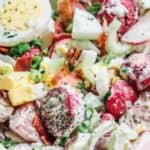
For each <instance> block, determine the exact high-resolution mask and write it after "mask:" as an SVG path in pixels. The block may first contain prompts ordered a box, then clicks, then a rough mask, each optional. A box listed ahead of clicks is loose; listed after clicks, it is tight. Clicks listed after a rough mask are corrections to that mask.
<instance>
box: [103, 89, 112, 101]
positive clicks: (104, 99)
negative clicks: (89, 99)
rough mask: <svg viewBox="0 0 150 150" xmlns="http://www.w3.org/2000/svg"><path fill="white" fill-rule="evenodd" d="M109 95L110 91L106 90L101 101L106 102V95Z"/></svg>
mask: <svg viewBox="0 0 150 150" xmlns="http://www.w3.org/2000/svg"><path fill="white" fill-rule="evenodd" d="M110 95H111V91H108V92H106V94H105V95H104V97H103V98H102V99H101V101H102V102H103V103H105V102H106V100H107V99H108V97H109V96H110Z"/></svg>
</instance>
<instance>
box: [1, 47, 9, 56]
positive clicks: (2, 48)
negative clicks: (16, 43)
mask: <svg viewBox="0 0 150 150" xmlns="http://www.w3.org/2000/svg"><path fill="white" fill-rule="evenodd" d="M9 50H10V48H8V47H2V46H0V53H5V54H7V53H8V52H9Z"/></svg>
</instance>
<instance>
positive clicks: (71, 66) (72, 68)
mask: <svg viewBox="0 0 150 150" xmlns="http://www.w3.org/2000/svg"><path fill="white" fill-rule="evenodd" d="M68 69H69V71H70V72H72V71H73V70H74V66H73V65H71V64H68Z"/></svg>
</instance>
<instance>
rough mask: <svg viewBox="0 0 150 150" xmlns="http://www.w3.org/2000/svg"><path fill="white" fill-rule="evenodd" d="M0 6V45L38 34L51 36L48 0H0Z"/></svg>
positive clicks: (23, 39) (10, 43)
mask: <svg viewBox="0 0 150 150" xmlns="http://www.w3.org/2000/svg"><path fill="white" fill-rule="evenodd" d="M0 8H1V9H0V45H2V46H13V45H16V44H18V43H20V42H29V41H31V40H33V39H34V38H35V37H38V36H39V37H41V38H42V39H44V38H49V39H50V38H51V36H50V35H51V33H52V32H53V30H54V27H53V21H52V18H51V12H52V11H51V5H50V3H49V0H32V1H29V0H1V2H0ZM48 34H49V35H48ZM45 36H46V37H45Z"/></svg>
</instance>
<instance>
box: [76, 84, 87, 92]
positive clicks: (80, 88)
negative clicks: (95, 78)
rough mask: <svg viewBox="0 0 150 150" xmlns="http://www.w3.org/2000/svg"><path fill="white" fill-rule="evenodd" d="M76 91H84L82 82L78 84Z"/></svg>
mask: <svg viewBox="0 0 150 150" xmlns="http://www.w3.org/2000/svg"><path fill="white" fill-rule="evenodd" d="M76 88H77V89H79V90H84V89H85V85H84V82H79V83H78V84H77V86H76Z"/></svg>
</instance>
